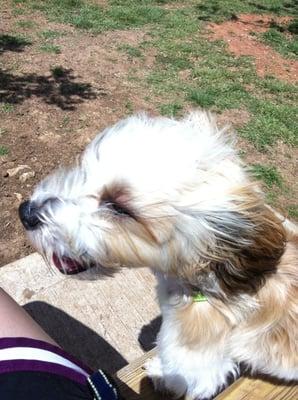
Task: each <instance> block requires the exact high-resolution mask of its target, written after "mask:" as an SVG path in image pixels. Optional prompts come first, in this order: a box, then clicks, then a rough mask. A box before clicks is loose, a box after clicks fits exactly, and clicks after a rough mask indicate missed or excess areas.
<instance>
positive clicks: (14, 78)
mask: <svg viewBox="0 0 298 400" xmlns="http://www.w3.org/2000/svg"><path fill="white" fill-rule="evenodd" d="M98 94H99V95H100V96H104V95H105V93H104V91H103V90H102V89H96V90H95V89H94V88H92V86H91V85H90V84H89V83H86V82H76V77H75V75H74V74H73V71H72V70H71V69H65V68H62V67H56V68H54V69H52V70H51V74H49V75H48V76H43V75H37V74H24V75H13V74H11V73H9V72H5V71H1V70H0V102H4V103H9V104H20V103H22V102H23V101H25V100H26V99H30V98H32V97H38V98H41V99H42V100H43V101H44V102H45V103H47V104H54V105H56V106H57V107H59V108H61V109H62V110H66V111H71V110H74V109H75V105H76V104H79V103H82V102H83V101H85V100H93V99H95V98H97V95H98Z"/></svg>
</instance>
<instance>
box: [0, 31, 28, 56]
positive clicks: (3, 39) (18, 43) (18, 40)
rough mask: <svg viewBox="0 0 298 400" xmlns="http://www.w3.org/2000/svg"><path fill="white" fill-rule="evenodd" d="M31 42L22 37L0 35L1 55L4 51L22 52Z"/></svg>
mask: <svg viewBox="0 0 298 400" xmlns="http://www.w3.org/2000/svg"><path fill="white" fill-rule="evenodd" d="M30 44H31V41H30V40H29V39H28V38H26V37H25V36H22V35H9V34H0V53H1V52H3V51H7V50H9V51H20V50H22V49H23V48H24V47H25V46H29V45H30Z"/></svg>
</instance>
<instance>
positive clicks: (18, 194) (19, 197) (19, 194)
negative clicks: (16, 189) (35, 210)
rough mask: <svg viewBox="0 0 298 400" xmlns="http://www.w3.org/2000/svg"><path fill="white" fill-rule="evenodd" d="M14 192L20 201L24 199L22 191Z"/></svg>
mask: <svg viewBox="0 0 298 400" xmlns="http://www.w3.org/2000/svg"><path fill="white" fill-rule="evenodd" d="M14 194H15V196H16V198H17V200H18V201H19V202H21V201H22V200H23V196H22V195H21V193H14Z"/></svg>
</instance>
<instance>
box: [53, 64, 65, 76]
mask: <svg viewBox="0 0 298 400" xmlns="http://www.w3.org/2000/svg"><path fill="white" fill-rule="evenodd" d="M51 73H52V75H53V77H54V78H55V79H59V78H63V77H64V76H65V68H63V67H62V66H61V65H56V66H54V67H51Z"/></svg>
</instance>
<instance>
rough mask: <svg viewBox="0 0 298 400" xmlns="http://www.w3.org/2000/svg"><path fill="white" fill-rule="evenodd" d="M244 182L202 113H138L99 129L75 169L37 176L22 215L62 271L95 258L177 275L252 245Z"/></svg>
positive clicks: (89, 263) (220, 135)
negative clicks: (168, 115)
mask: <svg viewBox="0 0 298 400" xmlns="http://www.w3.org/2000/svg"><path fill="white" fill-rule="evenodd" d="M247 184H248V183H247V177H246V174H245V172H244V171H243V168H242V166H241V165H240V162H239V160H238V158H237V157H236V155H235V153H234V150H233V149H232V147H231V146H230V145H229V144H227V143H226V138H225V135H224V134H223V133H222V132H220V131H219V130H218V129H217V128H216V126H215V125H214V123H213V121H212V120H211V119H210V117H209V116H208V115H207V114H205V113H203V112H200V113H195V114H191V115H190V116H188V117H187V118H185V119H184V120H181V121H174V120H170V119H166V118H155V119H150V118H148V117H146V116H136V117H130V118H128V119H126V120H124V121H121V122H119V123H118V124H116V125H115V126H113V127H111V128H109V129H106V130H105V131H104V132H103V133H102V134H100V135H99V136H98V137H96V138H95V139H94V141H93V142H92V143H91V144H90V145H89V146H88V147H87V149H86V150H85V152H84V153H83V155H82V158H81V161H80V163H79V164H78V165H77V166H75V167H74V168H73V169H71V170H69V171H58V172H57V173H55V174H54V175H52V176H49V177H47V178H46V179H45V180H44V181H43V182H41V183H40V184H39V186H38V187H37V188H36V190H35V191H34V193H33V195H32V197H31V199H30V202H25V203H23V205H21V207H20V216H21V219H22V222H23V224H24V225H25V227H26V229H27V230H28V234H29V236H30V238H31V240H32V241H33V243H34V245H35V246H36V247H37V249H38V250H39V251H40V252H42V253H43V254H45V256H46V257H47V259H48V260H50V261H53V262H54V264H55V265H56V266H57V267H58V268H59V269H60V270H61V271H63V272H66V273H75V272H79V271H81V270H83V269H86V268H87V267H90V266H93V265H100V266H102V267H105V268H106V270H107V271H113V270H114V269H117V268H119V267H122V266H127V267H138V266H147V267H151V268H155V269H157V270H159V271H163V272H172V273H173V274H175V273H177V269H178V268H180V270H181V269H182V268H183V270H184V272H185V271H192V270H193V266H194V265H196V266H198V265H200V268H204V265H205V264H207V259H209V258H210V254H211V253H212V257H213V259H214V260H216V259H217V258H218V254H219V252H220V253H222V252H228V251H231V249H233V250H235V248H236V247H237V248H238V247H239V246H244V245H246V246H247V245H248V244H249V243H250V238H249V235H247V234H245V233H244V231H245V232H246V231H247V230H249V229H250V228H251V226H252V225H253V222H252V219H251V218H249V215H248V212H247V209H248V208H249V207H250V208H252V207H255V206H256V205H255V200H254V199H253V200H251V199H249V195H247V193H246V191H245V189H244V188H245V187H246V185H247ZM245 196H246V198H245V199H244V197H245ZM252 197H253V196H252ZM243 202H246V209H245V207H244V206H243ZM236 236H238V238H237V242H236V243H235V237H236ZM232 238H233V240H232ZM199 260H200V262H199ZM204 263H205V264H204ZM186 274H187V272H186ZM190 274H191V272H190Z"/></svg>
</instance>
